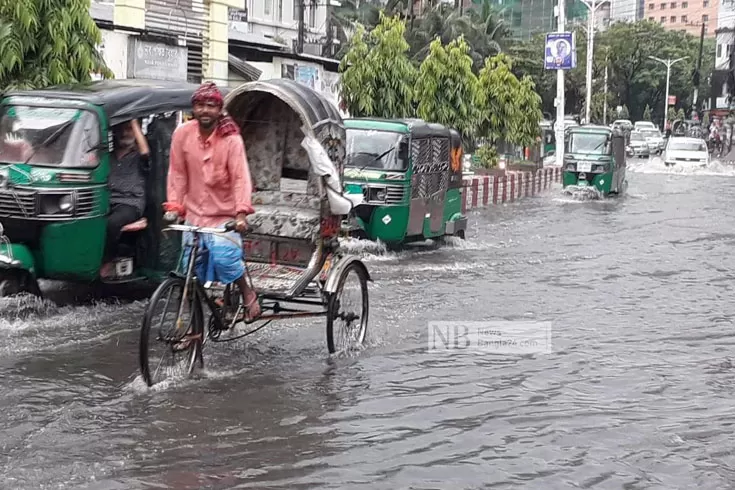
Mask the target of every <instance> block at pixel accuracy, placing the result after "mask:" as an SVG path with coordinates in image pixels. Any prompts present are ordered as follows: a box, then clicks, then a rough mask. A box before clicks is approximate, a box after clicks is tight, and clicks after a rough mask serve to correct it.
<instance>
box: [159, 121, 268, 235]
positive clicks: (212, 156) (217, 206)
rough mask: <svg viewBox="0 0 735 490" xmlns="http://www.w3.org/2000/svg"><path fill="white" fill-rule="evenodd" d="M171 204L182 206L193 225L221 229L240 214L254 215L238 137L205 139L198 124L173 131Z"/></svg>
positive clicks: (192, 122)
mask: <svg viewBox="0 0 735 490" xmlns="http://www.w3.org/2000/svg"><path fill="white" fill-rule="evenodd" d="M167 194H168V202H171V203H176V204H180V205H183V206H184V208H185V209H186V220H187V221H189V222H190V223H192V224H193V225H194V226H210V227H217V226H221V225H222V224H223V223H224V222H225V221H228V220H231V219H234V218H235V216H236V215H237V214H239V213H244V214H252V213H253V212H254V209H253V206H252V203H251V194H252V181H251V179H250V170H249V169H248V162H247V157H246V156H245V145H244V144H243V142H242V137H241V136H240V135H238V134H234V135H230V136H226V137H224V138H220V137H219V136H217V135H216V134H215V133H212V134H211V135H210V136H209V137H208V138H207V139H206V140H204V139H202V136H201V134H200V133H199V122H198V121H196V120H193V121H188V122H186V123H184V124H182V125H181V126H179V127H178V128H176V131H174V134H173V138H172V139H171V157H170V164H169V170H168V188H167Z"/></svg>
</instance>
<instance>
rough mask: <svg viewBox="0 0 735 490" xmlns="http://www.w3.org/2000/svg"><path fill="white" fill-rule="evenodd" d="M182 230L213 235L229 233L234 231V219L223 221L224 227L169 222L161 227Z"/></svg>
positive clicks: (166, 229)
mask: <svg viewBox="0 0 735 490" xmlns="http://www.w3.org/2000/svg"><path fill="white" fill-rule="evenodd" d="M169 230H171V231H184V232H187V231H188V232H190V233H211V234H214V235H217V234H224V233H229V232H231V231H235V221H234V220H232V221H228V222H227V223H225V226H224V228H208V227H205V226H191V225H176V224H171V225H168V226H167V227H165V228H164V229H163V231H169Z"/></svg>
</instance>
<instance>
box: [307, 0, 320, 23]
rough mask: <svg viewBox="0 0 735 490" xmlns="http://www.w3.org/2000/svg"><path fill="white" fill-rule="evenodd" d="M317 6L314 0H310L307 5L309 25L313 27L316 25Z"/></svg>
mask: <svg viewBox="0 0 735 490" xmlns="http://www.w3.org/2000/svg"><path fill="white" fill-rule="evenodd" d="M317 8H318V4H317V2H316V0H311V5H309V27H311V28H314V27H316V9H317Z"/></svg>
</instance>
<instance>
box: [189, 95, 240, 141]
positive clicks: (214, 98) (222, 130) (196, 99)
mask: <svg viewBox="0 0 735 490" xmlns="http://www.w3.org/2000/svg"><path fill="white" fill-rule="evenodd" d="M207 102H214V103H215V104H217V106H218V107H220V108H222V106H223V105H224V98H223V97H222V92H220V90H219V89H218V88H217V85H216V84H215V83H214V82H205V83H203V84H202V85H201V87H199V88H198V89H197V90H196V92H194V95H192V96H191V103H192V104H197V103H207ZM215 131H216V132H217V134H218V135H219V136H220V137H223V138H224V137H225V136H229V135H231V134H240V128H239V127H238V125H237V123H236V122H235V120H234V119H232V118H231V117H230V116H228V115H227V114H222V116H220V118H219V121H217V128H216V130H215Z"/></svg>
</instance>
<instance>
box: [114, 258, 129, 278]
mask: <svg viewBox="0 0 735 490" xmlns="http://www.w3.org/2000/svg"><path fill="white" fill-rule="evenodd" d="M115 272H116V273H117V276H118V277H124V276H129V275H130V274H132V273H133V259H120V260H118V261H117V263H116V264H115Z"/></svg>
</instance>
